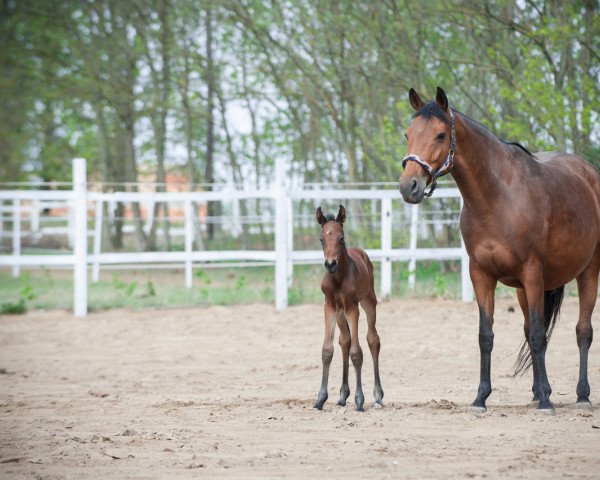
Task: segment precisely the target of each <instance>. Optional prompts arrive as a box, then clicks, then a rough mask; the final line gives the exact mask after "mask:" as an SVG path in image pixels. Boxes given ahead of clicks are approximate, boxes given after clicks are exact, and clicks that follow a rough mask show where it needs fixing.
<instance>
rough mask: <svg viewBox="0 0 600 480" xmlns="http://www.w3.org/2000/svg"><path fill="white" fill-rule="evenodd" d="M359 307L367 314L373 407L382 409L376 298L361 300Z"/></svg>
mask: <svg viewBox="0 0 600 480" xmlns="http://www.w3.org/2000/svg"><path fill="white" fill-rule="evenodd" d="M361 306H362V307H363V309H364V311H365V313H366V314H367V327H368V331H367V343H368V344H369V350H371V357H373V370H374V373H375V386H374V387H373V396H374V397H375V403H374V404H373V406H379V407H383V388H381V380H380V379H379V350H380V349H381V342H380V341H379V334H378V333H377V329H376V328H375V322H376V321H377V297H375V296H373V298H369V299H366V300H363V302H362V303H361Z"/></svg>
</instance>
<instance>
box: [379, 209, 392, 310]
mask: <svg viewBox="0 0 600 480" xmlns="http://www.w3.org/2000/svg"><path fill="white" fill-rule="evenodd" d="M381 249H382V250H383V251H384V252H389V251H390V250H391V249H392V199H391V198H382V199H381ZM390 293H392V262H391V261H390V258H389V257H388V256H387V254H385V253H384V258H382V259H381V298H389V296H390Z"/></svg>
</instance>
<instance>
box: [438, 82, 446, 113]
mask: <svg viewBox="0 0 600 480" xmlns="http://www.w3.org/2000/svg"><path fill="white" fill-rule="evenodd" d="M435 101H436V102H437V104H438V106H439V107H440V108H441V109H442V110H443V111H444V112H445V111H446V110H448V97H446V92H444V89H443V88H440V87H437V94H436V96H435Z"/></svg>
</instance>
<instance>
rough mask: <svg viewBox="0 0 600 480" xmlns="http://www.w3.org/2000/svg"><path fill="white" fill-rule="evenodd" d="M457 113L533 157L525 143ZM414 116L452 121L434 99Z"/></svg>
mask: <svg viewBox="0 0 600 480" xmlns="http://www.w3.org/2000/svg"><path fill="white" fill-rule="evenodd" d="M454 111H455V112H456V113H459V114H460V115H461V116H462V117H464V118H466V119H467V120H469V121H470V122H472V123H474V124H475V125H477V126H478V127H479V128H481V129H482V130H483V131H484V132H485V133H486V134H487V135H489V136H491V137H493V138H495V139H497V140H499V141H500V142H502V143H503V144H504V145H515V146H516V147H519V148H520V149H521V150H523V152H525V153H526V154H527V155H529V156H531V157H533V154H532V153H531V152H530V151H529V150H527V148H525V147H524V146H523V145H521V144H520V143H518V142H507V141H505V140H502V139H501V138H500V137H497V136H496V135H494V134H493V133H492V132H491V131H490V129H489V128H487V127H486V126H485V125H483V124H481V123H479V122H478V121H477V120H473V119H472V118H471V117H469V116H468V115H465V114H464V113H462V112H459V111H458V110H454ZM414 117H423V118H432V117H436V118H439V119H440V120H442V121H443V122H444V123H446V124H449V123H450V122H449V121H448V118H447V117H446V115H445V114H444V112H443V111H442V109H441V108H440V106H439V105H438V104H437V102H435V101H432V102H429V103H428V104H426V105H425V106H424V107H423V108H422V109H421V110H419V111H418V112H417V113H415V114H414V115H413V118H414Z"/></svg>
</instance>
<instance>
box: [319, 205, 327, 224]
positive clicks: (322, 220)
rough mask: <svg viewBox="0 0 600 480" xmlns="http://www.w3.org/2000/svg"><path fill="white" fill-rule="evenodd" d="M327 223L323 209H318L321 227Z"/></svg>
mask: <svg viewBox="0 0 600 480" xmlns="http://www.w3.org/2000/svg"><path fill="white" fill-rule="evenodd" d="M325 222H326V220H325V215H323V211H322V210H321V207H319V208H317V223H318V224H319V225H321V226H323V224H324V223H325Z"/></svg>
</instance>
